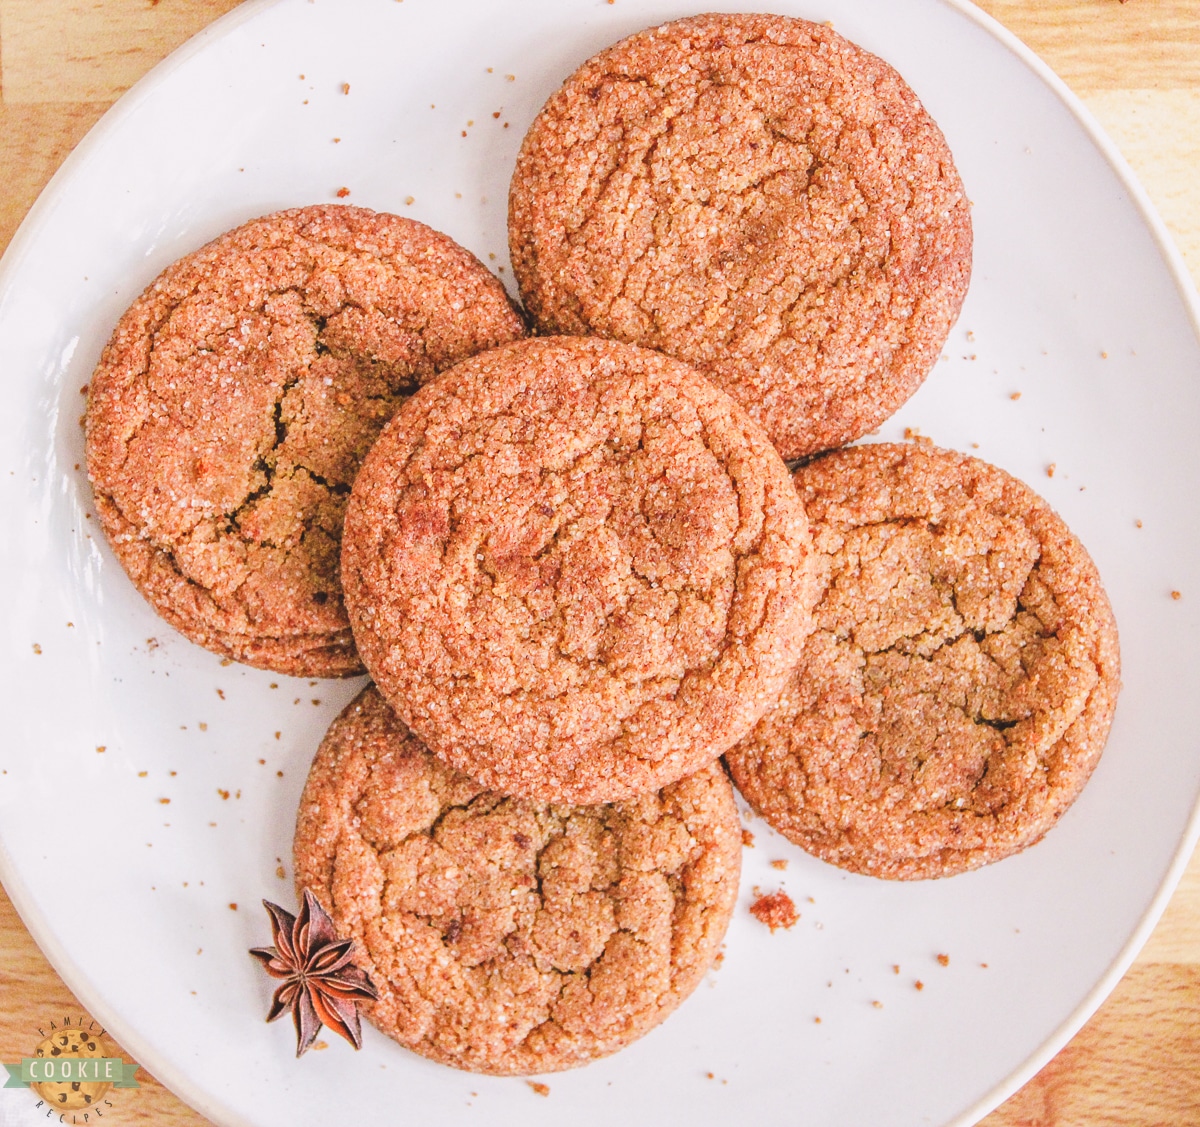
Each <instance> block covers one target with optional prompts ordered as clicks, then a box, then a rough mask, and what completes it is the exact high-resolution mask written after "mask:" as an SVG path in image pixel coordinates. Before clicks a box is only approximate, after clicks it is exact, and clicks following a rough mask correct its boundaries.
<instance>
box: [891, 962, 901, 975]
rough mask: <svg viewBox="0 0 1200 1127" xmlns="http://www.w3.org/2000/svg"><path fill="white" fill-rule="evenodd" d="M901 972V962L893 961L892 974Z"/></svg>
mask: <svg viewBox="0 0 1200 1127" xmlns="http://www.w3.org/2000/svg"><path fill="white" fill-rule="evenodd" d="M899 973H900V964H899V963H892V974H899Z"/></svg>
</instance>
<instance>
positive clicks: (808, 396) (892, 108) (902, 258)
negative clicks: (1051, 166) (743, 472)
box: [509, 14, 971, 459]
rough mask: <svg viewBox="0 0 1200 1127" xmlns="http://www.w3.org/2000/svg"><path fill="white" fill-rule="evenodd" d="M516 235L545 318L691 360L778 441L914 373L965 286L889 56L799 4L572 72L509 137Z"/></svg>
mask: <svg viewBox="0 0 1200 1127" xmlns="http://www.w3.org/2000/svg"><path fill="white" fill-rule="evenodd" d="M509 244H510V250H511V252H512V260H513V270H514V272H515V274H516V277H517V280H518V282H519V284H520V289H521V297H522V300H523V301H524V303H525V307H526V309H527V310H528V311H529V313H530V314H531V315H532V317H533V319H534V321H535V323H536V325H537V327H538V329H539V330H540V331H541V332H543V333H594V334H597V335H599V336H604V337H611V338H614V339H617V340H624V341H630V342H633V343H636V344H643V345H647V346H649V347H651V348H657V349H661V350H662V351H664V352H667V353H669V354H670V355H672V356H675V357H678V358H679V359H681V360H685V361H687V362H688V363H689V364H692V365H694V366H695V367H697V368H699V369H700V370H701V371H702V372H704V373H705V374H706V375H708V376H709V377H710V378H711V379H712V380H713V381H714V382H716V383H717V385H718V386H719V387H721V388H723V389H724V390H725V391H727V392H729V394H730V395H732V396H733V397H734V398H735V399H736V400H737V401H738V402H739V403H741V404H742V406H743V407H745V408H746V410H747V411H749V412H750V414H751V416H752V417H753V418H754V419H756V420H757V421H758V422H760V423H761V424H762V425H763V426H764V427H765V429H766V431H767V433H768V434H769V435H770V436H771V440H772V441H773V442H774V443H775V445H776V446H777V447H778V449H779V452H780V453H781V454H782V455H783V457H784V458H787V459H793V458H798V457H801V456H803V455H807V454H811V453H813V452H814V451H818V450H823V449H828V448H830V447H834V446H840V445H841V444H842V443H844V442H848V441H850V440H851V439H854V438H857V437H858V436H860V435H862V434H865V433H867V432H868V431H870V430H872V429H874V428H875V427H876V426H877V425H878V424H879V423H880V422H882V421H883V420H884V419H885V418H887V417H888V416H889V415H891V414H892V413H893V412H894V411H895V410H896V409H897V408H898V407H899V406H900V404H901V403H903V402H904V401H905V400H906V399H907V398H908V397H909V396H910V395H911V394H912V393H913V392H914V391H915V390H916V389H917V387H918V386H919V385H920V383H921V381H922V380H923V379H924V378H925V375H926V373H927V372H928V371H929V369H930V368H931V367H932V365H933V363H934V362H935V361H936V359H937V357H938V355H939V352H940V349H941V346H942V344H943V342H944V341H945V339H946V335H947V333H948V332H949V330H950V328H951V326H952V325H953V323H954V321H955V319H956V318H957V316H958V312H959V308H960V306H961V304H962V300H963V296H964V294H965V293H966V289H967V282H968V280H969V276H970V267H971V220H970V213H969V210H968V203H967V199H966V196H965V194H964V191H963V186H962V183H961V181H960V179H959V176H958V173H957V171H956V170H955V167H954V163H953V161H952V159H951V156H950V152H949V150H948V149H947V147H946V142H945V139H944V138H943V136H942V134H941V132H940V131H939V130H938V128H937V126H936V125H935V124H934V122H933V121H932V119H931V118H930V117H929V115H928V113H926V111H925V110H924V109H923V108H922V106H921V104H920V102H919V101H918V100H917V97H916V95H915V94H914V93H913V92H912V90H911V89H909V87H908V86H907V85H906V83H905V82H904V80H903V79H902V78H901V77H900V76H899V75H898V74H897V73H896V72H895V70H893V69H892V68H891V67H890V66H889V65H888V64H887V63H885V62H883V61H882V60H881V59H878V58H876V57H875V56H874V55H871V54H869V53H868V52H866V51H864V50H862V49H861V48H859V47H856V46H855V45H854V44H853V43H850V42H848V41H847V40H846V39H844V38H842V37H841V36H840V35H838V34H837V33H836V32H835V31H833V30H832V29H831V28H829V27H825V26H822V25H819V24H814V23H809V22H807V21H805V20H800V19H792V18H788V17H785V16H768V15H745V14H738V15H715V14H713V15H702V16H695V17H692V18H690V19H684V20H679V21H678V22H676V23H670V24H665V25H663V26H661V27H655V28H649V29H647V30H646V31H643V32H640V33H638V34H637V35H633V36H631V37H630V38H628V39H625V40H622V41H621V42H620V43H618V44H616V45H615V46H613V47H610V48H608V49H607V50H606V51H602V52H601V53H600V54H599V55H596V56H595V57H594V58H592V59H590V60H589V61H588V62H586V63H585V64H584V65H583V66H582V67H580V69H579V70H578V71H576V73H575V74H573V75H572V76H571V77H570V78H568V79H567V81H566V82H565V83H564V84H563V86H562V88H561V89H560V90H559V91H558V92H557V93H556V94H555V95H554V96H553V97H552V98H551V99H550V100H549V102H547V104H546V106H545V107H544V108H543V110H542V111H541V113H540V114H539V116H538V117H537V119H536V120H535V121H534V123H533V125H532V127H531V128H530V131H529V133H528V135H527V136H526V138H525V141H524V144H523V146H522V149H521V153H520V156H519V158H518V161H517V166H516V170H515V173H514V175H513V179H512V186H511V191H510V196H509Z"/></svg>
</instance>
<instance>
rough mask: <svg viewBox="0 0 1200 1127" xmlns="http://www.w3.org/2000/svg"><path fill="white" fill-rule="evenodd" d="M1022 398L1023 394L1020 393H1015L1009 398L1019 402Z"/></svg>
mask: <svg viewBox="0 0 1200 1127" xmlns="http://www.w3.org/2000/svg"><path fill="white" fill-rule="evenodd" d="M1020 398H1021V393H1020V392H1019V391H1014V392H1013V393H1012V395H1010V396H1009V399H1013V400H1017V399H1020Z"/></svg>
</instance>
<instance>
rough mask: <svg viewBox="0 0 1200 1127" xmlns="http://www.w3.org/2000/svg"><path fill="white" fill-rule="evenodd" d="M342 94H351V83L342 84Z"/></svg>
mask: <svg viewBox="0 0 1200 1127" xmlns="http://www.w3.org/2000/svg"><path fill="white" fill-rule="evenodd" d="M342 93H343V94H349V93H350V83H349V82H343V83H342Z"/></svg>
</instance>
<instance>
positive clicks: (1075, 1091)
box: [0, 0, 1200, 1127]
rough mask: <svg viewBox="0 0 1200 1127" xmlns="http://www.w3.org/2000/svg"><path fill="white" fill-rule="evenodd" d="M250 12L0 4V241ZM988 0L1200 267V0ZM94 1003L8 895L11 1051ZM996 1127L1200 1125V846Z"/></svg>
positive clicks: (144, 1105)
mask: <svg viewBox="0 0 1200 1127" xmlns="http://www.w3.org/2000/svg"><path fill="white" fill-rule="evenodd" d="M445 2H452V0H445ZM618 2H629V3H636V0H618ZM703 6H704V5H700V4H698V5H697V7H698V8H699V7H703ZM234 7H236V0H103V2H102V3H101V2H99V0H0V183H2V184H3V186H4V187H3V196H2V198H0V249H2V248H3V247H5V246H7V245H8V242H9V240H10V239H11V237H12V235H13V232H14V231H15V230H16V228H17V226H18V225H19V224H20V222H21V220H22V219H23V218H24V216H25V213H26V212H27V211H28V210H29V207H30V206H31V205H32V203H33V201H34V199H35V198H36V197H37V194H38V193H39V192H40V191H41V189H42V188H43V187H44V185H45V184H46V181H47V180H49V178H50V176H51V174H52V173H53V172H54V170H55V169H56V168H57V167H58V166H59V164H60V163H61V162H62V161H63V159H64V158H65V157H66V155H67V154H68V153H69V152H70V151H71V149H72V148H73V147H74V145H75V144H76V143H77V142H78V141H79V140H80V138H82V137H83V135H84V134H85V133H86V132H87V130H88V129H89V128H90V127H91V126H92V125H93V124H94V123H95V121H96V120H97V118H99V117H100V115H101V114H102V113H103V112H104V111H105V110H106V109H107V108H108V107H109V106H110V105H111V104H112V102H113V101H114V100H115V99H116V98H117V97H118V96H119V95H120V94H121V92H122V91H124V90H125V89H127V88H128V87H129V86H130V85H131V84H132V83H133V82H134V81H135V80H136V79H138V78H139V77H140V76H141V75H142V74H144V73H145V72H146V71H147V70H149V69H150V67H152V66H153V65H154V64H155V63H157V62H158V61H159V60H160V59H161V58H162V57H163V56H164V55H166V54H167V53H168V52H170V51H171V50H173V49H174V48H175V47H177V46H178V45H179V44H180V43H182V42H183V41H184V40H185V39H186V38H187V37H188V36H190V35H192V34H193V33H194V32H196V31H198V30H199V29H200V28H202V27H203V26H205V25H206V24H207V23H209V22H211V21H212V20H214V19H216V18H217V17H218V16H220V15H222V14H223V13H225V12H226V11H228V10H230V9H231V8H234ZM764 7H770V4H769V3H764ZM982 7H983V8H984V9H986V10H987V11H988V12H989V13H990V14H991V15H993V16H995V17H996V18H997V19H999V20H1000V21H1001V22H1002V23H1004V24H1005V25H1006V26H1007V27H1009V28H1010V29H1011V30H1012V31H1014V32H1015V33H1016V34H1017V35H1018V36H1020V38H1022V39H1023V40H1024V41H1025V42H1026V43H1028V44H1029V45H1030V46H1031V47H1032V48H1033V49H1034V50H1035V51H1036V52H1037V53H1038V54H1040V55H1041V56H1042V58H1044V59H1045V60H1046V61H1047V62H1048V63H1049V64H1050V65H1051V67H1053V68H1054V70H1056V71H1057V72H1058V73H1059V74H1060V75H1061V76H1062V77H1063V78H1064V79H1065V80H1066V82H1067V84H1068V85H1069V86H1070V87H1071V88H1072V89H1073V90H1074V91H1075V93H1077V94H1078V95H1079V96H1080V97H1081V98H1083V100H1084V101H1085V102H1086V103H1087V105H1088V107H1089V108H1090V109H1091V111H1092V112H1093V113H1094V114H1095V115H1096V117H1097V118H1099V120H1100V122H1101V124H1102V125H1103V126H1104V127H1105V129H1107V130H1108V132H1109V134H1110V135H1111V136H1112V137H1113V139H1114V140H1115V141H1116V143H1117V145H1118V146H1119V147H1120V149H1121V150H1122V152H1123V153H1124V154H1125V156H1126V158H1127V159H1128V160H1129V162H1130V163H1131V164H1132V165H1133V167H1134V169H1135V170H1136V172H1137V174H1138V175H1139V177H1140V178H1141V180H1142V183H1143V184H1144V185H1145V187H1146V189H1147V190H1148V191H1149V193H1150V196H1151V198H1152V199H1153V200H1154V202H1155V204H1156V205H1157V207H1158V209H1159V211H1160V212H1161V213H1162V215H1163V217H1164V219H1165V220H1166V223H1167V226H1168V227H1169V228H1170V230H1171V233H1172V234H1173V235H1174V237H1175V239H1176V241H1177V242H1178V244H1179V246H1180V248H1181V250H1182V251H1183V255H1184V258H1185V260H1186V262H1187V264H1188V266H1189V268H1190V269H1191V271H1192V275H1193V277H1196V278H1198V279H1200V0H1129V2H1128V3H1121V2H1118V0H983V2H982ZM79 1011H80V1007H79V1004H78V1002H76V1001H75V1000H74V998H73V997H72V996H71V993H70V991H69V990H68V989H67V988H66V986H65V985H64V984H63V983H62V981H61V980H60V979H59V978H58V976H57V975H56V974H55V973H54V971H53V970H52V969H51V967H50V965H49V964H48V963H47V962H46V960H45V958H44V957H43V956H42V954H41V952H40V951H39V950H38V948H37V946H36V945H35V944H34V942H33V940H32V939H31V938H30V936H29V933H28V932H27V931H26V930H25V929H24V927H23V926H22V924H21V921H20V920H19V918H18V917H17V915H16V913H15V912H14V911H13V909H12V906H11V904H10V903H9V902H8V899H7V897H5V896H3V894H2V893H0V1060H9V1061H11V1060H16V1059H19V1058H20V1057H21V1056H23V1055H24V1054H26V1053H27V1052H28V1051H29V1050H30V1049H31V1048H32V1043H33V1042H32V1033H33V1027H34V1026H35V1025H36V1024H37V1023H38V1022H41V1021H44V1020H45V1018H44V1015H46V1014H48V1013H49V1014H54V1013H74V1012H79ZM142 1075H143V1076H144V1075H145V1074H144V1073H142ZM110 1114H111V1116H112V1118H111V1122H113V1123H115V1124H122V1123H124V1124H130V1123H153V1124H157V1125H163V1127H195V1125H197V1124H203V1123H205V1122H206V1121H205V1120H204V1119H203V1118H201V1117H200V1116H199V1115H197V1114H196V1113H195V1112H193V1111H192V1110H191V1109H189V1108H188V1107H186V1106H185V1105H183V1104H182V1103H180V1102H179V1101H178V1100H177V1099H175V1097H174V1096H172V1095H171V1094H170V1093H169V1092H168V1091H166V1089H164V1088H162V1087H161V1086H160V1085H158V1084H155V1083H153V1082H149V1083H144V1084H143V1087H142V1088H141V1090H140V1092H139V1093H137V1094H136V1095H135V1094H133V1093H129V1094H126V1095H124V1096H123V1098H122V1099H121V1101H120V1104H119V1106H118V1107H115V1108H114V1109H113V1110H112V1112H111V1113H110ZM105 1121H106V1122H109V1121H110V1120H108V1119H106V1120H105ZM983 1124H984V1127H1068V1125H1071V1127H1085V1125H1086V1127H1152V1125H1153V1127H1176V1125H1179V1127H1183V1125H1185V1124H1200V856H1198V857H1197V858H1193V861H1192V864H1191V866H1190V867H1189V869H1188V870H1187V872H1186V874H1185V876H1184V878H1183V881H1182V883H1181V885H1180V887H1179V890H1178V891H1177V892H1176V893H1175V896H1174V898H1173V899H1172V900H1171V903H1170V905H1169V907H1168V908H1167V911H1166V914H1165V915H1164V917H1163V919H1162V921H1161V922H1160V923H1159V925H1158V927H1157V929H1156V930H1155V932H1154V934H1153V935H1152V936H1151V939H1150V942H1149V943H1148V944H1147V946H1146V947H1145V949H1144V950H1143V951H1142V953H1141V954H1140V955H1139V957H1138V959H1137V961H1136V962H1135V963H1134V964H1133V967H1132V968H1131V969H1130V971H1129V973H1128V974H1127V975H1126V976H1125V978H1124V979H1123V980H1122V981H1121V983H1120V984H1119V985H1118V986H1117V988H1116V990H1115V991H1114V992H1113V994H1112V996H1111V997H1110V998H1109V999H1108V1001H1107V1002H1105V1004H1104V1005H1103V1006H1102V1007H1101V1008H1100V1010H1099V1011H1098V1012H1097V1013H1096V1015H1095V1016H1094V1017H1093V1018H1092V1020H1091V1021H1090V1022H1088V1024H1087V1025H1086V1026H1085V1027H1084V1029H1083V1030H1082V1031H1081V1032H1080V1033H1079V1034H1078V1036H1076V1037H1075V1039H1074V1040H1073V1041H1071V1043H1070V1044H1069V1045H1068V1046H1067V1047H1066V1048H1065V1049H1064V1050H1063V1051H1062V1052H1061V1053H1060V1054H1059V1055H1058V1056H1057V1057H1056V1058H1055V1059H1054V1060H1053V1061H1051V1063H1050V1064H1049V1065H1048V1066H1047V1067H1046V1068H1045V1069H1043V1071H1042V1072H1041V1073H1040V1074H1039V1075H1038V1076H1036V1077H1035V1078H1034V1079H1033V1080H1031V1081H1030V1082H1029V1084H1027V1085H1026V1087H1025V1088H1023V1089H1022V1090H1021V1091H1020V1092H1018V1093H1017V1094H1016V1095H1015V1096H1013V1097H1012V1099H1010V1100H1009V1101H1008V1102H1007V1103H1005V1104H1004V1105H1003V1106H1002V1107H1000V1108H999V1109H998V1110H997V1111H995V1112H993V1113H992V1114H991V1115H990V1116H988V1117H987V1118H986V1119H985V1120H984V1121H983ZM864 1127H869V1125H864Z"/></svg>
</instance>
